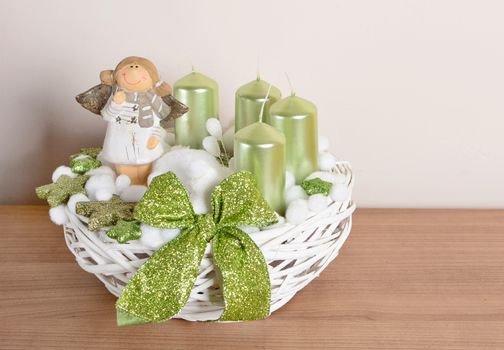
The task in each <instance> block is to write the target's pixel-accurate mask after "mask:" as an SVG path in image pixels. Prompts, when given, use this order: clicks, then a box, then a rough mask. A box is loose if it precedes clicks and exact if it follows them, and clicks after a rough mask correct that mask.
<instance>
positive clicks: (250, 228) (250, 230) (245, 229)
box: [238, 226, 260, 234]
mask: <svg viewBox="0 0 504 350" xmlns="http://www.w3.org/2000/svg"><path fill="white" fill-rule="evenodd" d="M238 228H239V229H240V230H242V231H243V232H245V233H247V234H251V233H255V232H259V231H260V230H259V227H255V226H239V227H238Z"/></svg>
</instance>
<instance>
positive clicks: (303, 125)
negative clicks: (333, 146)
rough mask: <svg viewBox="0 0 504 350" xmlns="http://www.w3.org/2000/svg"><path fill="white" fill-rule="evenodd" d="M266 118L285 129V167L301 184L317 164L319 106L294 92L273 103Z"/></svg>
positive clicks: (276, 126)
mask: <svg viewBox="0 0 504 350" xmlns="http://www.w3.org/2000/svg"><path fill="white" fill-rule="evenodd" d="M265 122H266V123H268V124H269V125H271V126H274V127H275V128H277V129H278V130H280V131H282V132H283V133H284V135H285V152H286V153H285V155H286V168H287V170H288V171H290V172H292V173H293V174H294V177H295V178H296V183H297V184H300V183H301V182H302V181H303V180H304V179H305V178H306V177H307V176H308V175H310V174H311V173H312V172H314V171H316V170H317V168H318V128H317V107H316V106H315V105H314V104H313V103H311V102H310V101H307V100H305V99H303V98H301V97H298V96H295V95H291V96H289V97H286V98H284V99H282V100H280V101H278V102H276V103H274V104H273V105H272V106H271V108H270V111H269V114H268V115H267V116H266V118H265Z"/></svg>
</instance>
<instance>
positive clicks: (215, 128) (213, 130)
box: [206, 118, 222, 139]
mask: <svg viewBox="0 0 504 350" xmlns="http://www.w3.org/2000/svg"><path fill="white" fill-rule="evenodd" d="M206 129H207V131H208V133H209V134H210V135H212V136H214V137H216V138H218V139H221V138H222V126H221V123H220V121H219V119H217V118H210V119H207V121H206Z"/></svg>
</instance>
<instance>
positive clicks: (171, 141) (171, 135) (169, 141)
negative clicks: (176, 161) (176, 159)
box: [164, 132, 176, 146]
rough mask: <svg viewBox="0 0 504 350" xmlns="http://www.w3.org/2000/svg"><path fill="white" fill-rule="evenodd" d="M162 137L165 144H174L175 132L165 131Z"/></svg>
mask: <svg viewBox="0 0 504 350" xmlns="http://www.w3.org/2000/svg"><path fill="white" fill-rule="evenodd" d="M164 139H165V142H166V144H167V145H169V146H174V145H175V144H176V141H175V134H174V133H172V132H167V133H166V134H165V137H164Z"/></svg>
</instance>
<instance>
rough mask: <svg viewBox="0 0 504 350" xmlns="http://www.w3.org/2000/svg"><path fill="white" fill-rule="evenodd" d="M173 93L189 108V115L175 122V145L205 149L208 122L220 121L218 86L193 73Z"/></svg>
mask: <svg viewBox="0 0 504 350" xmlns="http://www.w3.org/2000/svg"><path fill="white" fill-rule="evenodd" d="M173 93H174V96H175V98H176V99H178V100H179V101H180V102H182V103H184V104H185V105H186V106H188V107H189V112H187V113H186V114H184V115H183V116H181V117H180V118H177V119H176V120H175V141H176V142H177V144H179V145H183V146H190V147H191V148H202V144H201V143H202V141H203V139H204V138H205V137H206V136H208V132H207V130H206V121H207V119H209V118H219V90H218V86H217V83H216V82H215V80H213V79H211V78H209V77H207V76H206V75H203V74H201V73H199V72H195V71H193V72H191V73H190V74H188V75H186V76H185V77H183V78H181V79H180V80H178V81H177V82H176V83H175V85H174V87H173Z"/></svg>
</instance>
